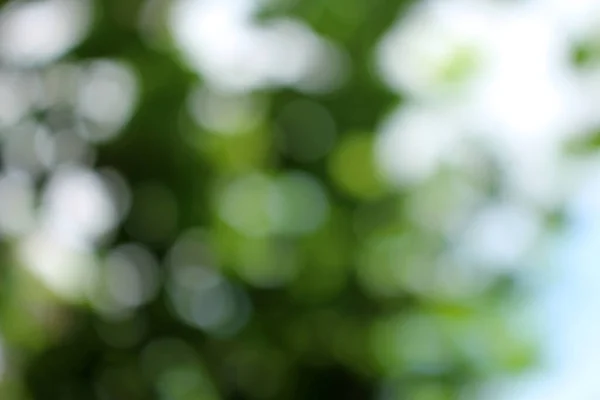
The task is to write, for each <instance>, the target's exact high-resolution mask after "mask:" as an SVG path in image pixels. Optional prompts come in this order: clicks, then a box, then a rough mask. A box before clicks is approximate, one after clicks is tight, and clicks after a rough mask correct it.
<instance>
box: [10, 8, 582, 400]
mask: <svg viewBox="0 0 600 400" xmlns="http://www.w3.org/2000/svg"><path fill="white" fill-rule="evenodd" d="M147 3H150V1H145V0H128V1H123V0H96V1H95V3H94V7H95V13H94V15H95V19H94V21H93V23H92V28H91V31H90V32H89V34H88V35H87V36H86V38H85V39H84V40H83V42H82V43H80V44H79V45H78V46H76V47H75V48H73V49H72V50H71V51H69V52H68V53H67V54H66V55H64V56H63V57H62V58H61V59H60V60H57V61H55V62H53V63H51V64H49V65H42V66H36V67H31V68H28V69H27V68H25V69H23V71H24V72H25V73H27V74H29V75H28V76H37V77H44V76H46V75H48V74H51V73H52V71H53V70H54V69H53V68H62V67H63V66H77V67H82V68H84V69H85V68H90V69H91V70H93V68H96V67H95V66H97V64H95V63H96V62H97V61H98V60H100V61H111V60H112V61H115V62H118V63H123V65H126V66H128V67H130V68H131V70H132V71H134V74H135V77H136V79H137V84H138V95H137V103H136V106H135V109H134V112H133V115H132V118H131V119H130V120H129V122H128V123H127V124H126V125H125V126H123V127H120V128H119V133H118V135H115V136H114V138H112V139H111V140H108V141H103V142H99V143H97V144H94V146H93V157H91V158H89V159H90V160H93V161H90V165H91V167H92V168H93V169H94V170H95V171H97V172H98V173H112V174H117V175H118V176H120V177H121V178H122V181H123V182H125V183H126V186H127V187H128V188H130V192H131V196H130V197H131V206H130V208H129V211H128V213H127V216H126V218H125V219H124V220H123V221H122V223H120V224H119V225H118V226H117V227H116V228H115V229H114V232H112V233H111V234H109V235H106V237H104V238H103V240H102V241H101V242H100V244H99V245H98V246H97V248H96V249H95V250H94V254H93V257H92V258H93V260H95V261H93V262H96V263H98V264H99V265H100V266H101V268H100V271H101V272H100V276H101V278H100V279H101V280H105V281H106V282H108V283H106V285H108V287H110V288H113V287H120V288H121V290H120V291H119V290H117V296H116V297H117V300H118V301H121V304H126V305H127V304H128V302H130V303H131V304H130V306H128V307H129V308H127V307H125V308H126V311H122V310H121V311H119V312H112V311H111V310H113V309H112V308H111V307H114V306H115V304H112V303H111V301H113V302H114V301H115V300H114V299H112V300H110V299H109V297H110V296H109V297H106V298H105V297H102V296H108V295H107V294H97V295H94V296H95V297H94V296H91V297H86V298H84V299H83V300H81V299H78V300H72V299H67V300H65V298H63V297H61V296H59V295H57V294H56V293H55V292H54V291H52V290H50V289H48V288H47V287H46V286H45V285H44V284H43V283H41V282H40V281H39V279H38V278H36V277H34V276H33V275H31V274H30V273H29V272H28V270H27V269H25V268H22V267H21V266H20V263H21V261H19V260H18V257H17V255H16V250H15V249H17V248H18V246H17V244H16V239H14V238H11V237H10V236H8V235H7V236H5V237H4V239H3V241H2V250H1V252H0V254H1V256H2V268H1V269H0V276H1V283H0V288H1V290H0V332H1V336H0V337H1V339H2V343H3V345H4V347H3V348H4V350H3V352H4V358H5V361H6V365H5V366H4V369H5V372H4V375H3V377H2V380H1V381H0V398H3V399H10V400H20V399H45V400H46V399H48V400H49V399H60V400H70V399H73V400H81V399H101V400H108V399H127V400H136V399H140V400H142V399H164V400H167V399H168V400H187V399H210V400H212V399H215V400H216V399H321V398H322V399H326V398H338V399H370V398H373V399H410V400H447V399H454V398H457V396H459V395H461V394H463V395H464V393H467V392H468V390H471V389H473V387H476V385H478V384H480V383H482V382H485V381H486V379H488V378H490V377H493V376H496V375H498V374H504V373H515V372H519V371H521V370H522V369H523V368H526V367H527V366H529V365H531V363H532V362H534V360H535V354H534V353H535V352H534V350H533V349H532V346H530V343H526V341H527V340H526V339H528V338H523V337H521V336H518V335H517V334H516V333H515V332H514V329H513V328H512V327H511V325H510V324H509V323H508V318H507V316H508V314H509V311H510V309H511V308H512V307H514V306H515V305H514V304H515V303H513V302H511V298H513V297H512V296H514V294H515V293H517V292H518V287H515V285H514V283H513V281H512V280H511V278H510V276H505V277H500V278H498V279H496V278H494V279H493V281H492V282H491V283H490V284H489V285H487V286H485V288H484V289H482V290H480V291H478V290H475V291H473V293H474V294H470V295H467V296H460V295H455V294H453V293H452V288H449V286H448V285H447V282H449V281H452V280H453V279H454V276H455V275H457V274H460V273H461V268H460V265H453V264H455V263H457V261H456V260H445V259H444V258H443V257H441V255H442V254H444V252H445V250H446V249H447V248H448V247H449V246H452V243H451V241H450V240H449V239H448V238H447V237H445V236H444V235H443V234H441V233H440V232H439V231H438V230H436V229H433V228H432V227H431V224H428V223H427V218H429V219H430V220H431V221H432V223H434V224H435V223H440V224H441V223H442V221H441V220H439V219H438V218H437V217H436V216H435V215H421V216H419V215H416V214H415V211H414V210H415V209H418V206H419V205H422V204H433V207H432V208H431V207H430V208H431V209H434V210H436V209H437V210H441V209H443V207H446V206H448V204H449V203H448V202H451V201H452V198H451V196H452V195H451V193H452V188H453V185H454V180H453V179H454V178H453V177H454V175H453V174H454V172H452V171H448V172H447V177H444V176H436V177H435V178H434V179H433V180H432V181H429V182H427V183H426V184H425V185H424V186H423V187H422V188H419V190H418V191H410V190H398V189H397V188H394V187H392V186H390V185H389V184H388V183H386V182H384V181H383V180H382V179H381V177H380V176H379V175H378V172H377V168H376V166H375V160H374V157H375V156H374V151H373V146H374V140H375V135H376V133H375V132H376V130H377V126H378V124H379V123H380V121H381V119H382V118H383V117H384V116H385V115H386V114H387V113H388V112H389V111H390V110H391V109H392V108H393V107H396V106H397V105H398V103H399V102H401V101H402V99H399V98H398V97H397V95H396V94H394V93H393V92H392V91H391V90H390V89H388V88H387V87H386V86H385V85H384V84H382V83H381V82H380V81H379V79H378V78H377V76H376V74H374V72H373V65H372V63H373V62H372V54H373V51H374V47H375V46H376V44H377V42H378V40H379V39H380V38H381V36H382V35H383V34H384V32H385V31H386V30H387V29H388V28H389V27H390V25H391V24H392V23H393V22H394V21H396V19H397V18H398V16H399V15H400V13H401V12H402V11H403V10H404V9H405V8H406V7H407V6H408V4H407V2H403V1H384V0H373V1H370V2H365V1H359V0H352V1H350V0H332V1H321V0H301V1H294V2H292V1H280V2H278V1H272V2H267V4H266V5H265V6H264V7H263V8H262V9H261V12H260V13H259V14H258V15H256V19H257V20H259V21H264V22H265V23H266V22H268V21H269V20H270V19H272V18H275V17H280V16H287V17H294V18H298V19H300V20H302V21H304V22H306V23H307V24H308V25H309V26H310V27H312V28H313V29H314V30H315V32H317V33H318V34H320V35H323V36H324V37H327V38H328V39H330V40H332V41H334V42H335V43H337V44H338V45H339V46H340V47H341V48H342V49H343V51H344V52H345V53H346V54H347V57H348V64H349V65H350V77H349V79H347V81H346V82H345V83H344V84H343V85H342V86H341V87H340V88H338V89H336V90H334V91H331V92H325V93H311V92H307V91H302V90H299V89H296V88H294V87H293V86H290V87H276V88H272V89H263V90H257V91H255V92H253V93H251V94H249V97H248V98H247V99H246V100H244V101H246V102H248V103H249V104H251V108H250V111H248V112H247V115H246V116H245V117H244V118H245V119H244V118H242V121H247V123H242V124H241V125H239V126H236V125H235V124H233V125H230V126H228V127H226V129H225V130H227V129H228V130H229V131H230V132H229V133H221V132H215V131H214V130H215V129H214V128H211V127H210V126H202V125H201V124H199V123H198V122H197V120H196V119H195V116H194V115H193V113H190V112H189V110H190V105H189V103H190V100H189V99H190V98H191V96H192V97H193V96H194V95H195V93H198V92H197V91H198V90H199V89H198V88H204V87H205V82H204V79H203V76H202V75H201V74H197V73H196V72H195V71H194V70H193V69H192V68H191V67H189V66H188V65H187V64H186V63H185V62H184V61H183V58H182V57H181V55H180V54H179V52H178V50H177V47H176V45H175V43H174V41H173V38H171V37H170V36H169V31H168V30H167V29H166V28H165V26H164V24H165V23H166V19H167V18H166V17H167V13H166V10H167V8H168V7H169V2H167V1H152V4H153V5H154V6H155V7H156V6H157V4H158V6H160V7H162V8H163V9H164V10H165V11H162V12H158V13H157V14H156V15H158V17H157V18H158V20H159V23H158V24H157V25H156V26H155V27H154V30H153V32H152V40H149V38H148V35H146V34H143V33H142V32H141V30H140V29H139V23H138V21H139V15H140V13H142V11H143V10H144V9H145V7H146V6H147V5H148V4H147ZM160 7H159V9H160ZM214 40H215V41H216V42H218V41H219V38H218V37H215V38H214ZM580 53H581V54H580ZM580 53H578V54H577V55H576V58H577V59H578V60H581V61H582V62H583V61H584V60H587V59H588V58H589V57H588V56H587V55H586V54H587V53H586V52H585V51H584V50H582V52H580ZM472 65H473V60H472V56H471V54H470V53H469V52H468V49H465V50H464V51H462V52H460V53H458V54H456V55H454V56H453V58H452V60H450V61H449V63H448V65H445V66H444V67H443V68H442V71H441V72H440V79H450V80H458V79H461V77H462V76H464V74H465V73H467V72H466V71H467V70H470V69H471V68H472ZM6 68H11V67H9V66H7V67H6ZM32 79H33V78H32ZM65 79H67V81H68V79H70V78H69V75H68V74H67V78H65ZM83 79H86V78H85V77H84V78H83ZM67 85H68V82H61V83H59V87H65V86H67ZM200 90H202V89H200ZM218 101H221V103H219V104H221V105H225V107H231V110H233V111H232V112H235V110H236V109H237V108H236V107H238V106H239V104H237V103H235V102H236V101H242V100H239V99H232V98H229V97H227V95H224V97H223V98H222V99H220V100H218ZM244 104H245V103H244ZM238 108H239V107H238ZM232 115H233V114H232ZM234 117H235V116H232V117H231V118H234ZM31 118H34V119H36V120H37V121H38V122H39V123H40V124H42V125H45V126H48V127H50V129H51V130H52V131H53V132H58V131H61V130H65V129H68V127H69V126H70V125H69V124H71V123H72V122H73V118H75V117H74V116H73V115H71V114H70V111H69V110H68V109H66V108H60V107H59V106H57V107H54V106H49V107H46V108H44V107H40V108H39V109H38V110H37V111H36V112H35V113H34V114H32V115H31ZM252 118H254V120H252ZM225 119H226V120H227V118H225ZM251 120H252V121H251ZM248 121H249V122H248ZM86 162H87V161H86ZM4 163H5V165H6V164H7V163H6V160H4ZM49 177H50V174H49V173H47V174H38V175H36V176H35V179H34V183H35V186H36V187H37V188H43V187H44V186H45V185H46V184H47V182H48V180H49ZM39 202H40V200H39V198H38V199H37V200H36V203H39ZM415 207H416V208H415ZM448 207H450V206H448ZM421 217H422V218H421ZM77 260H78V261H77V263H79V264H85V263H86V262H88V261H89V260H87V259H86V258H85V255H81V258H78V259H77ZM86 260H87V261H86ZM128 260H138V261H139V260H141V261H139V262H138V264H136V265H143V268H146V269H147V270H148V271H149V272H148V276H149V277H153V278H151V279H150V278H149V279H150V281H152V282H154V283H152V284H150V283H148V282H149V281H148V282H146V283H144V282H145V281H144V282H142V283H139V282H138V286H139V287H138V286H136V285H133V286H132V282H133V283H135V282H136V281H135V279H136V278H133V280H131V279H129V278H127V276H128V275H126V272H123V271H129V270H130V269H131V268H129V267H130V266H131V262H130V261H128ZM128 263H129V264H128ZM128 268H129V269H128ZM440 269H441V270H442V271H443V273H442V274H440V273H439V271H440ZM444 274H445V275H444ZM152 279H153V280H152ZM119 284H120V285H121V286H119ZM123 285H125V286H123ZM153 285H154V286H153ZM152 288H155V289H152ZM146 291H147V292H146ZM132 293H134V294H132ZM109 294H110V293H109ZM113 294H114V293H113ZM138 295H139V296H138ZM119 296H121V297H119ZM136 296H138V297H140V298H144V299H146V300H145V301H143V302H139V303H140V304H137V303H136V302H135V299H136V298H137V297H136ZM144 296H145V297H144ZM107 299H108V300H107ZM132 299H133V300H132ZM517 299H518V297H517ZM118 301H117V303H118ZM465 391H467V392H465ZM467 398H468V397H467Z"/></svg>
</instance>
